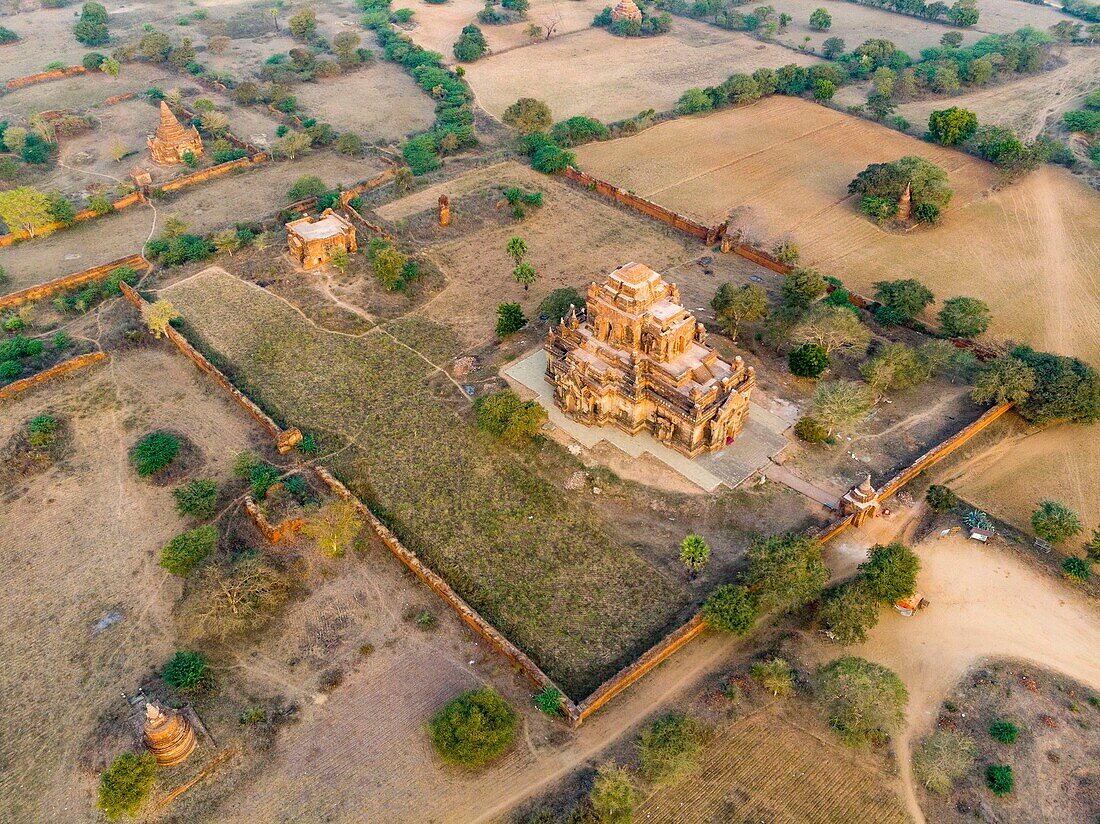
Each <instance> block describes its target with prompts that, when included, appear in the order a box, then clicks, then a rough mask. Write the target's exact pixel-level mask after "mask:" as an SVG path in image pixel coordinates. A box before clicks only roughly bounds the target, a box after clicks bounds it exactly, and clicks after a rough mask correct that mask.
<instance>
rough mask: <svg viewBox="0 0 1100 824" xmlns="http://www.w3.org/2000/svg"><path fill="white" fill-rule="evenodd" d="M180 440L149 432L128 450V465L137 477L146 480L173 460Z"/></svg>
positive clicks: (164, 433)
mask: <svg viewBox="0 0 1100 824" xmlns="http://www.w3.org/2000/svg"><path fill="white" fill-rule="evenodd" d="M179 451H180V440H179V438H177V437H176V436H175V435H173V434H171V433H169V432H150V433H149V434H148V435H146V436H145V437H143V438H142V439H141V440H140V441H138V442H137V443H136V444H135V445H134V448H133V449H131V450H130V463H131V464H133V465H134V469H136V470H137V473H138V475H140V476H141V477H142V478H146V477H148V476H149V475H152V474H154V473H156V472H159V471H160V470H162V469H164V467H166V466H168V464H170V463H171V462H172V461H174V460H175V458H176V455H178V454H179Z"/></svg>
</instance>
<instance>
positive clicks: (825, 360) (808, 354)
mask: <svg viewBox="0 0 1100 824" xmlns="http://www.w3.org/2000/svg"><path fill="white" fill-rule="evenodd" d="M787 365H788V366H789V367H790V370H791V373H792V374H795V375H797V376H798V377H800V378H816V377H818V376H819V375H821V373H822V372H824V371H825V370H826V369H828V368H829V353H828V352H827V351H826V350H825V347H824V346H821V345H820V344H817V343H804V344H802V345H801V346H798V347H795V348H794V349H792V350H791V352H790V354H789V355H788V356H787Z"/></svg>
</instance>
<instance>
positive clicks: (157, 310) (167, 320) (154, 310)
mask: <svg viewBox="0 0 1100 824" xmlns="http://www.w3.org/2000/svg"><path fill="white" fill-rule="evenodd" d="M183 237H188V236H187V235H184V236H183ZM179 240H183V238H179ZM172 262H176V263H182V262H183V260H177V261H172ZM179 316H180V315H179V312H177V311H176V309H175V307H174V306H172V303H171V302H170V301H167V300H165V299H164V298H161V299H160V300H157V301H153V302H152V303H146V304H144V305H143V306H142V307H141V319H142V320H143V321H145V325H146V326H147V327H148V328H149V331H150V332H152V333H153V337H154V338H159V337H160V336H161V335H166V334H168V327H169V326H170V325H171V323H172V321H174V320H175V319H176V318H178V317H179Z"/></svg>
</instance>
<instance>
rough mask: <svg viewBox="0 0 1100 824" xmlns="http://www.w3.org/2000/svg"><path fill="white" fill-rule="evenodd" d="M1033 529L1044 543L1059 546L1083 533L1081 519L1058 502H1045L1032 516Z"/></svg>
mask: <svg viewBox="0 0 1100 824" xmlns="http://www.w3.org/2000/svg"><path fill="white" fill-rule="evenodd" d="M1031 528H1032V529H1034V530H1035V534H1036V535H1038V536H1039V537H1040V538H1042V539H1043V540H1044V541H1049V542H1050V543H1052V544H1057V543H1060V542H1062V541H1064V540H1065V539H1066V538H1071V537H1073V536H1074V535H1076V534H1077V533H1078V532H1080V531H1081V519H1080V518H1078V517H1077V513H1076V512H1074V511H1073V510H1072V509H1070V508H1069V507H1067V506H1064V505H1063V504H1060V503H1058V502H1057V501H1043V502H1042V503H1040V504H1039V508H1038V509H1036V510H1035V511H1034V512H1033V513H1032V514H1031Z"/></svg>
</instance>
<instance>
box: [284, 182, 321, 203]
mask: <svg viewBox="0 0 1100 824" xmlns="http://www.w3.org/2000/svg"><path fill="white" fill-rule="evenodd" d="M327 191H328V186H326V185H325V181H323V180H321V178H319V177H317V175H302V176H301V177H299V178H298V179H297V180H296V181H294V185H293V186H291V187H290V189H288V190H287V193H286V199H287V200H288V201H290V202H291V203H293V202H295V201H298V200H305V199H306V198H309V197H319V196H320V195H323V194H324V193H325V192H327Z"/></svg>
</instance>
